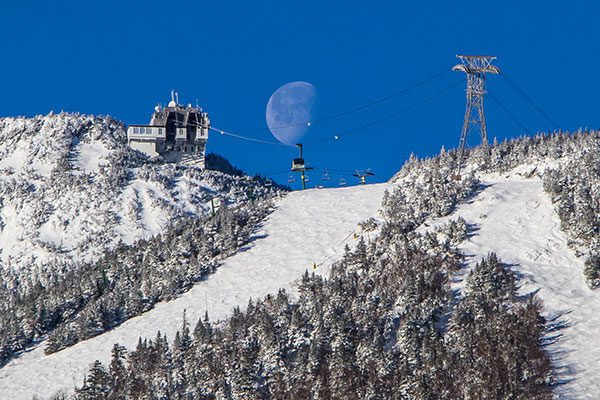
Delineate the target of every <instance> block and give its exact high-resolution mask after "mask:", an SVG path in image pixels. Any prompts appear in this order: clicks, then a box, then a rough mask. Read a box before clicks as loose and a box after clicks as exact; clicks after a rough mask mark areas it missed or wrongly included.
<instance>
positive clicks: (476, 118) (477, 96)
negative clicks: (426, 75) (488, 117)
mask: <svg viewBox="0 0 600 400" xmlns="http://www.w3.org/2000/svg"><path fill="white" fill-rule="evenodd" d="M456 58H458V59H459V60H460V62H461V63H460V64H457V65H455V66H454V67H452V70H453V71H460V72H464V73H465V74H467V109H466V111H465V118H464V122H463V128H462V131H461V133H460V143H459V145H458V165H457V171H456V178H457V179H460V169H461V167H462V161H463V157H464V154H465V145H466V143H467V136H468V134H469V131H471V130H473V129H477V130H479V133H480V135H481V144H482V145H483V147H484V148H485V149H487V147H488V139H487V128H486V125H485V114H484V112H483V95H484V94H485V93H486V91H485V74H486V73H490V74H499V73H500V69H498V67H496V66H495V65H492V61H494V60H495V59H496V57H494V56H465V55H457V56H456Z"/></svg>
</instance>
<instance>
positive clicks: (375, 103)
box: [242, 68, 451, 131]
mask: <svg viewBox="0 0 600 400" xmlns="http://www.w3.org/2000/svg"><path fill="white" fill-rule="evenodd" d="M448 72H451V70H449V69H447V68H445V69H443V70H442V71H439V72H437V73H435V74H434V75H432V76H430V77H429V78H426V79H424V80H422V81H420V82H417V83H414V84H412V85H411V86H408V87H406V88H404V89H402V90H399V91H397V92H394V93H392V94H390V95H388V96H385V97H382V98H380V99H378V100H375V101H372V102H370V103H367V104H363V105H362V106H358V107H356V108H352V109H349V110H346V111H342V112H339V113H337V114H332V115H329V116H327V117H323V118H318V119H315V120H313V121H306V122H298V123H295V124H289V125H280V126H274V127H273V128H271V129H285V128H293V127H298V126H304V125H308V126H311V125H312V124H319V123H321V122H325V121H330V120H333V119H337V118H340V117H344V116H346V115H349V114H353V113H355V112H359V111H362V110H366V109H368V108H371V107H374V106H376V105H379V104H381V103H385V102H386V101H388V100H391V99H393V98H395V97H398V96H400V95H403V94H405V93H408V92H410V91H411V90H414V89H416V88H418V87H420V86H423V85H425V84H427V83H429V82H431V81H433V80H435V79H437V78H439V77H440V76H442V75H445V74H446V73H448ZM267 129H268V128H251V129H242V130H247V131H249V130H255V131H256V130H261V131H264V130H267Z"/></svg>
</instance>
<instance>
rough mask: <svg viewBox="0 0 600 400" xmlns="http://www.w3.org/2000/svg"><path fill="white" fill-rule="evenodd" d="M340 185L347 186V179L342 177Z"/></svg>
mask: <svg viewBox="0 0 600 400" xmlns="http://www.w3.org/2000/svg"><path fill="white" fill-rule="evenodd" d="M340 186H346V179H344V178H340Z"/></svg>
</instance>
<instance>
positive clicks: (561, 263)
mask: <svg viewBox="0 0 600 400" xmlns="http://www.w3.org/2000/svg"><path fill="white" fill-rule="evenodd" d="M482 182H483V183H484V188H483V189H482V191H481V192H480V193H479V194H478V195H477V196H475V197H474V198H473V199H472V200H471V201H469V202H467V203H465V204H462V205H461V206H459V207H458V210H457V211H456V212H454V213H453V214H452V215H451V216H449V217H446V218H445V220H447V219H448V218H450V219H454V218H457V217H459V216H462V217H463V218H464V219H465V220H466V222H467V223H468V224H472V226H473V228H474V229H473V232H472V234H473V235H472V236H471V237H470V238H468V239H467V240H466V241H464V242H463V244H462V245H461V246H460V247H461V249H462V251H463V252H464V253H465V254H466V255H467V258H468V265H469V268H466V269H464V270H463V271H461V272H460V273H459V274H458V276H457V277H455V279H456V281H455V282H454V283H453V285H454V287H455V288H458V289H459V290H460V289H461V288H462V287H463V286H464V278H465V277H466V276H467V273H468V270H469V269H470V268H471V267H473V266H474V265H475V264H476V263H477V262H479V261H480V260H481V258H482V257H484V256H486V255H487V254H488V253H490V252H495V253H496V254H498V256H499V257H500V258H501V260H502V261H503V262H505V263H508V264H510V265H511V266H512V268H513V270H514V271H515V272H517V274H518V275H519V276H520V285H521V289H520V290H521V292H522V293H524V294H525V293H530V292H534V291H538V292H537V293H538V296H539V297H540V298H541V300H542V301H543V305H544V308H545V310H544V316H545V317H546V318H547V320H548V324H549V325H552V324H556V323H558V324H561V325H562V324H564V327H562V328H560V329H558V330H556V331H552V332H549V333H548V337H549V338H550V337H555V340H552V341H550V344H549V346H548V347H547V350H548V351H549V353H550V355H551V357H552V361H553V364H554V368H555V370H556V371H557V372H558V376H557V380H558V383H559V385H557V387H556V395H557V396H558V398H560V399H592V398H598V393H600V379H599V378H600V337H599V335H598V333H599V332H600V294H599V293H598V292H593V291H591V290H590V289H589V288H588V287H587V285H586V283H585V279H584V276H583V259H582V258H577V257H576V256H575V254H574V252H573V251H572V250H571V249H570V248H569V247H568V246H567V238H566V235H565V234H564V232H562V231H561V229H560V220H559V218H558V216H557V215H556V213H555V211H554V206H553V204H552V202H551V201H550V198H549V196H548V195H547V194H546V193H545V192H544V190H543V186H542V182H541V180H540V179H539V178H530V179H526V178H523V177H520V176H519V175H518V174H515V173H513V174H510V175H499V174H493V175H488V176H485V177H483V179H482ZM441 222H443V220H438V221H434V224H438V223H441Z"/></svg>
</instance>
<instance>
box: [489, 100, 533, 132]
mask: <svg viewBox="0 0 600 400" xmlns="http://www.w3.org/2000/svg"><path fill="white" fill-rule="evenodd" d="M488 96H490V98H491V99H492V101H493V102H494V103H496V105H497V106H498V107H500V109H501V110H502V111H504V113H505V114H506V115H508V116H509V117H510V118H511V119H512V120H513V121H514V122H516V123H517V124H518V125H519V127H521V129H523V130H524V131H525V132H526V133H527V134H528V135H531V133H530V132H529V129H527V127H526V126H525V125H523V124H522V123H521V121H519V119H518V118H517V117H516V116H515V115H514V114H513V113H511V112H510V111H509V110H508V108H506V107H504V106H503V105H502V103H500V101H499V100H498V99H497V98H496V96H494V95H493V94H492V93H488Z"/></svg>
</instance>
